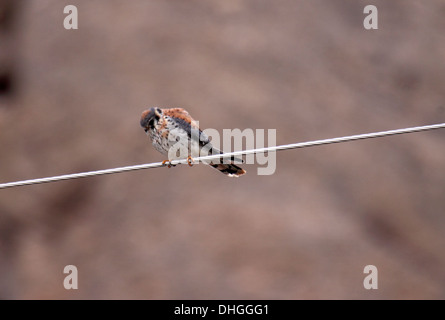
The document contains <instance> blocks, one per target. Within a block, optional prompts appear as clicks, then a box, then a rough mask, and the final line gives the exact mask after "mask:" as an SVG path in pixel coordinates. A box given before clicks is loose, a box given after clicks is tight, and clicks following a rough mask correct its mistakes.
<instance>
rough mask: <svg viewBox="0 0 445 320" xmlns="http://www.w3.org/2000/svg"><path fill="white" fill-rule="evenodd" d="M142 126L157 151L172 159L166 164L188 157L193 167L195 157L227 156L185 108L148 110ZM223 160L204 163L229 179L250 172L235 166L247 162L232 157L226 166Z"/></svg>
mask: <svg viewBox="0 0 445 320" xmlns="http://www.w3.org/2000/svg"><path fill="white" fill-rule="evenodd" d="M141 126H142V128H143V129H144V131H145V133H146V134H147V135H148V136H149V137H150V139H151V141H152V144H153V146H154V147H155V148H156V150H158V151H159V152H160V153H162V154H164V155H167V156H168V160H165V161H164V163H166V162H168V161H171V160H176V159H185V158H187V159H188V163H189V165H191V163H192V161H193V158H192V157H193V156H199V155H217V154H222V153H223V152H221V151H220V150H218V149H216V148H215V147H214V146H213V145H212V144H211V143H210V139H209V137H208V136H207V135H206V134H205V133H204V132H202V131H201V130H200V129H199V127H198V124H197V123H196V121H195V120H193V118H192V117H191V116H190V114H189V113H188V112H187V111H186V110H184V109H182V108H171V109H161V108H150V109H149V110H145V111H144V112H142V116H141ZM181 147H182V149H181ZM184 150H185V152H184ZM181 151H182V152H181ZM178 153H179V155H178ZM222 160H223V159H221V160H219V159H216V160H214V161H205V162H204V163H206V164H208V165H210V166H211V167H213V168H215V169H216V170H219V171H221V172H222V173H224V174H225V175H227V176H229V177H239V176H242V175H243V174H245V173H246V171H245V170H244V169H242V168H240V167H238V166H237V165H236V164H235V163H234V162H235V160H236V161H238V162H243V160H241V159H238V158H235V157H231V159H230V163H223V161H222ZM224 162H228V161H227V160H226V161H224Z"/></svg>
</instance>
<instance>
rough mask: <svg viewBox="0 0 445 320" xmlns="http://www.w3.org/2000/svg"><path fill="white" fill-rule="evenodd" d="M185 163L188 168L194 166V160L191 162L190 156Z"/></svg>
mask: <svg viewBox="0 0 445 320" xmlns="http://www.w3.org/2000/svg"><path fill="white" fill-rule="evenodd" d="M187 163H188V165H189V166H190V167H193V165H194V164H195V160H193V158H192V157H191V156H188V157H187Z"/></svg>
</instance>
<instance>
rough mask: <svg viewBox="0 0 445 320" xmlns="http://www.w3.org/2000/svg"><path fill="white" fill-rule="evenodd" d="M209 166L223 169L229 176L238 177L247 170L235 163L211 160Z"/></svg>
mask: <svg viewBox="0 0 445 320" xmlns="http://www.w3.org/2000/svg"><path fill="white" fill-rule="evenodd" d="M209 166H211V167H213V168H215V169H216V170H219V171H221V172H222V173H224V174H225V175H227V176H229V177H236V178H238V177H239V176H242V175H243V174H245V173H246V170H244V169H242V168H240V167H238V166H237V165H236V164H233V163H213V162H210V163H209Z"/></svg>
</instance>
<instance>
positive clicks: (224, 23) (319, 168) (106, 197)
mask: <svg viewBox="0 0 445 320" xmlns="http://www.w3.org/2000/svg"><path fill="white" fill-rule="evenodd" d="M367 4H370V3H369V1H347V0H314V1H295V0H278V1H273V2H272V1H258V0H225V1H218V2H216V1H214V2H209V1H204V0H195V1H187V2H184V1H168V2H167V1H146V0H131V1H124V0H108V1H104V0H101V1H99V0H90V1H87V0H69V1H68V0H67V1H59V0H28V1H27V0H2V1H1V2H0V182H9V181H17V180H23V179H31V178H40V177H46V176H54V175H59V174H67V173H74V172H81V171H90V170H98V169H106V168H113V167H119V166H127V165H134V164H142V163H148V162H158V161H161V160H164V156H163V155H161V154H160V153H158V152H157V151H156V150H155V149H154V148H153V147H152V146H151V144H150V141H149V140H148V138H147V137H146V135H145V133H144V131H143V130H142V129H141V128H140V126H139V118H140V114H141V113H142V111H143V110H145V109H147V108H149V107H152V106H159V107H184V108H186V109H187V110H188V111H189V112H190V113H191V114H192V115H193V117H194V118H195V119H197V120H199V121H200V125H201V127H203V128H215V129H218V130H219V131H220V132H222V130H223V129H225V128H227V129H229V128H230V129H232V128H240V129H246V128H252V129H257V128H261V129H276V130H277V144H286V143H294V142H302V141H307V140H315V139H324V138H331V137H338V136H344V135H351V134H359V133H367V132H375V131H381V130H389V129H397V128H404V127H411V126H418V125H426V124H434V123H441V122H444V120H445V102H444V101H445V60H444V57H445V32H444V30H445V20H444V19H443V17H444V15H445V2H444V1H442V0H430V1H428V3H423V2H419V1H417V0H393V1H383V0H374V1H372V4H374V5H376V6H377V8H378V12H379V29H378V30H371V31H367V30H365V29H364V28H363V19H364V18H365V15H364V14H363V9H364V7H365V6H366V5H367ZM66 5H75V6H77V9H78V14H79V29H78V30H65V29H64V28H63V20H64V18H65V16H66V14H63V9H64V7H65V6H66ZM444 138H445V130H436V131H433V132H424V133H415V134H408V135H403V136H395V137H388V138H379V139H373V140H366V141H358V142H350V143H343V144H338V145H330V146H320V147H314V148H307V149H299V150H292V151H283V152H279V153H277V169H276V172H275V174H273V175H271V176H259V175H257V174H256V169H257V166H256V165H245V166H244V167H245V169H246V170H247V175H245V176H243V177H241V178H238V179H231V178H228V177H226V176H224V175H222V174H220V173H218V172H217V171H215V170H213V169H211V168H209V167H207V166H204V165H198V166H194V167H193V168H189V167H187V166H178V167H175V168H172V169H166V168H165V169H164V168H159V169H153V170H144V171H137V172H131V173H121V174H115V175H109V176H102V177H94V178H86V179H81V180H71V181H64V182H57V183H51V184H45V185H35V186H26V187H18V188H12V189H5V190H0V298H2V299H37V298H38V299H356V298H358V299H430V298H431V299H444V298H445V273H444V270H445V250H444V248H445V234H444V230H445V212H444V211H445V170H444V166H445V152H444V146H445V144H444ZM370 264H371V265H375V266H376V267H377V268H378V272H379V273H378V290H365V289H364V287H363V279H364V278H365V276H366V275H365V274H363V269H364V267H365V266H366V265H370ZM66 265H75V266H77V268H78V272H79V289H78V290H65V289H64V287H63V280H64V277H65V276H66V275H64V274H63V269H64V267H65V266H66Z"/></svg>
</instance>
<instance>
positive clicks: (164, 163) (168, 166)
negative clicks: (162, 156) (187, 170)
mask: <svg viewBox="0 0 445 320" xmlns="http://www.w3.org/2000/svg"><path fill="white" fill-rule="evenodd" d="M162 164H163V165H164V166H165V165H167V168H171V167H174V165H172V162H171V161H170V160H164V161H162Z"/></svg>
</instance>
